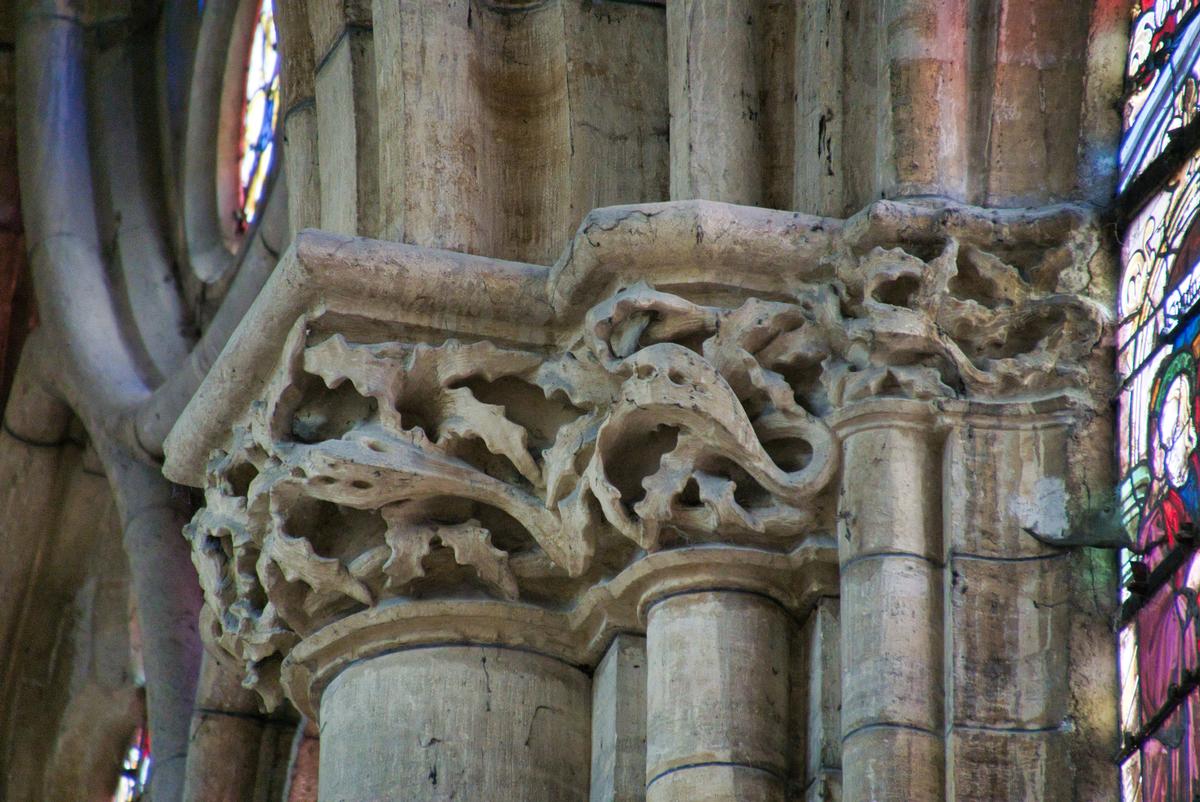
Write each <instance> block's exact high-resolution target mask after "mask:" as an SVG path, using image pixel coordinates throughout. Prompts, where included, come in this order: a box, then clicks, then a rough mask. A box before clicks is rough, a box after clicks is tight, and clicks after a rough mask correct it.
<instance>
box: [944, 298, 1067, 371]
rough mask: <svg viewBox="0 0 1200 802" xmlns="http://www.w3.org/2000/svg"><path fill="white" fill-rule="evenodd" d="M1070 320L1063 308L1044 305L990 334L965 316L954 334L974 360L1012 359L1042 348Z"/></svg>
mask: <svg viewBox="0 0 1200 802" xmlns="http://www.w3.org/2000/svg"><path fill="white" fill-rule="evenodd" d="M1066 323H1067V321H1066V316H1065V314H1064V312H1063V310H1061V309H1059V308H1055V307H1048V306H1044V307H1042V308H1040V309H1035V310H1034V311H1033V312H1032V313H1031V314H1029V315H1028V316H1026V317H1025V319H1024V320H1022V321H1021V322H1020V323H1018V324H1016V325H1012V326H1006V327H1004V329H1003V330H1002V331H997V332H995V333H992V334H990V335H983V334H981V333H980V331H979V330H978V328H977V327H976V326H973V325H972V323H971V321H969V320H964V321H963V322H962V323H961V324H960V325H958V326H956V327H955V330H954V336H955V338H956V339H957V340H958V342H959V344H960V345H961V347H962V348H963V350H964V351H966V352H967V354H968V355H969V356H970V357H971V359H972V360H976V361H978V360H980V359H1008V358H1012V357H1016V356H1020V355H1021V354H1028V353H1032V352H1034V351H1036V350H1038V348H1039V347H1040V346H1041V343H1042V341H1043V340H1044V339H1046V338H1047V337H1049V336H1051V335H1052V334H1053V333H1054V332H1056V331H1058V330H1059V329H1061V328H1062V327H1063V326H1064V325H1066Z"/></svg>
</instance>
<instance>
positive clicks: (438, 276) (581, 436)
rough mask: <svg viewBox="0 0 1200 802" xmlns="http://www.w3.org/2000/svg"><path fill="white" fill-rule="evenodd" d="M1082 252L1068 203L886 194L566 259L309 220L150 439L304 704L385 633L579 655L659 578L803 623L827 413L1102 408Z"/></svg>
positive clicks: (824, 504) (264, 667) (223, 616)
mask: <svg viewBox="0 0 1200 802" xmlns="http://www.w3.org/2000/svg"><path fill="white" fill-rule="evenodd" d="M1096 248H1097V233H1096V227H1095V225H1094V223H1093V222H1092V221H1091V219H1090V218H1089V217H1088V216H1087V214H1086V213H1085V212H1084V211H1082V210H1080V209H1078V208H1075V207H1059V208H1054V209H1048V210H1041V211H1032V212H1030V211H1022V212H994V211H985V210H979V209H973V208H969V207H962V206H947V205H939V204H931V205H906V204H899V203H890V202H880V203H878V204H876V205H874V206H872V207H870V208H868V209H867V210H865V211H864V212H862V213H861V214H859V215H857V216H856V217H854V218H851V219H849V220H846V221H841V220H831V219H826V218H813V217H805V216H802V215H796V214H791V213H784V212H770V211H765V210H762V209H751V208H745V207H737V206H729V205H724V204H715V203H707V202H681V203H670V204H655V205H646V206H637V207H617V208H613V209H603V210H598V211H596V212H593V213H592V214H591V215H590V216H589V217H588V218H587V220H585V222H584V224H583V226H582V227H581V228H580V230H579V233H578V235H577V236H576V238H575V240H574V243H573V245H572V247H571V248H570V249H569V250H568V252H567V253H566V254H565V255H564V257H563V258H562V259H561V260H560V261H559V262H558V264H556V265H555V266H554V267H552V268H541V267H537V266H533V265H524V264H517V263H511V262H503V261H498V260H493V259H486V258H482V257H475V256H468V255H463V254H456V253H448V252H441V251H433V250H428V249H422V248H415V247H411V246H405V245H400V244H393V243H385V242H376V241H368V240H352V239H346V238H341V237H334V236H330V235H326V234H321V233H317V232H305V233H302V234H301V235H300V236H299V237H298V239H297V241H296V243H295V244H294V245H293V246H292V248H291V249H290V250H289V251H288V253H287V254H286V255H285V256H284V258H283V260H282V262H281V264H280V266H279V268H278V269H277V270H276V273H275V275H274V276H273V277H272V279H271V280H270V282H269V283H268V285H267V287H266V288H265V289H264V291H263V293H262V295H261V296H260V297H259V299H258V301H257V302H256V303H255V305H254V307H253V309H252V310H251V312H250V313H249V315H248V316H247V318H246V320H244V321H243V323H242V325H241V327H240V328H239V330H238V332H237V333H236V334H235V336H234V337H233V339H232V340H231V342H230V343H229V345H228V346H227V347H226V349H225V351H224V353H223V354H222V356H221V358H220V359H219V360H218V363H217V365H216V366H215V367H214V368H213V371H212V372H211V374H210V376H209V378H208V379H207V380H206V382H205V384H204V386H203V387H202V388H201V391H200V392H199V393H198V394H197V396H196V398H195V399H194V400H193V401H192V403H191V404H190V406H189V407H188V409H187V410H186V411H185V413H184V415H183V416H182V418H181V420H180V421H179V423H178V424H177V425H176V427H175V429H174V430H173V432H172V434H171V437H170V438H169V440H168V443H167V456H168V461H167V472H168V475H169V476H171V477H172V478H174V479H175V480H176V481H180V482H183V483H187V484H192V485H196V486H203V488H204V494H205V507H204V508H203V509H201V510H200V511H199V512H198V513H197V515H196V517H195V519H194V520H193V522H192V523H191V525H190V526H189V527H188V530H187V534H188V537H189V538H190V539H191V541H192V544H193V550H194V551H193V554H194V559H195V562H196V564H197V567H198V569H199V572H200V577H201V582H202V584H203V586H204V589H205V593H206V599H207V610H206V620H205V626H206V630H207V631H206V633H205V634H206V637H207V638H208V639H209V641H210V642H211V643H213V644H216V645H218V646H219V647H220V648H221V649H223V650H224V651H226V652H228V653H229V654H231V655H233V656H234V657H236V658H237V659H238V660H239V661H241V662H242V663H244V664H245V667H246V669H247V671H248V672H249V677H250V681H251V683H252V684H255V685H256V686H257V687H258V688H259V689H260V690H261V691H262V692H263V693H264V695H265V696H266V697H268V699H270V698H272V697H274V698H278V695H279V693H280V686H279V679H280V672H281V667H282V670H283V676H284V678H285V680H286V684H287V685H288V689H289V691H290V693H291V694H292V696H293V698H299V699H301V700H302V701H301V702H300V704H301V705H302V706H303V707H306V708H308V707H310V706H311V705H312V704H313V703H312V701H311V700H310V697H311V696H312V694H313V693H314V690H313V689H317V690H316V691H315V692H316V693H319V688H320V687H321V685H322V683H323V682H327V681H328V676H329V672H330V671H332V670H336V666H337V665H338V664H339V661H341V660H343V659H344V655H345V654H350V653H353V654H354V655H356V656H357V655H361V654H363V653H372V652H379V651H380V650H384V649H386V648H389V644H390V647H391V648H395V645H396V644H410V645H418V644H421V643H451V642H456V641H458V642H465V641H470V642H505V643H508V644H510V645H514V644H515V645H521V646H523V647H527V648H530V649H534V650H537V651H544V652H547V653H552V654H554V655H555V656H558V657H562V658H563V659H566V660H568V661H570V662H572V663H576V664H586V663H594V661H595V660H597V659H598V658H599V656H600V653H601V650H602V649H603V646H604V644H605V643H606V640H607V639H611V637H612V636H613V634H614V633H615V632H618V631H622V630H627V629H639V628H643V627H644V611H645V608H646V605H647V604H648V603H650V601H652V600H653V599H654V598H657V597H660V596H662V595H665V594H670V593H672V592H686V591H689V590H703V589H707V588H723V589H740V590H750V591H754V592H762V593H765V594H767V595H770V596H772V598H775V599H777V600H779V601H781V603H783V604H784V605H785V606H786V607H788V608H789V609H793V610H795V611H796V612H801V611H802V610H803V609H804V608H805V607H806V605H809V604H811V602H812V600H813V599H815V598H816V597H817V596H819V595H820V594H821V593H822V592H833V591H832V589H833V588H835V587H836V576H837V574H836V562H837V558H836V549H835V548H833V546H832V545H831V544H832V537H831V536H832V533H834V532H835V530H836V523H835V518H836V495H837V487H836V485H837V482H836V481H834V480H835V478H836V477H837V475H838V472H839V470H840V465H839V461H840V457H841V445H840V437H841V436H842V435H841V431H842V430H844V429H845V428H846V427H847V426H850V427H855V426H863V425H866V426H870V425H871V423H870V422H869V420H870V418H871V416H872V415H875V416H878V415H885V416H886V415H888V414H892V413H894V412H895V410H897V409H900V408H905V409H909V410H910V414H911V415H913V416H915V417H914V418H913V419H914V420H918V419H920V420H922V421H927V420H929V419H931V417H933V418H936V417H938V416H940V415H947V414H948V415H951V416H958V417H962V416H964V415H970V414H972V413H971V410H972V409H973V408H974V407H973V405H978V404H992V403H995V404H1002V405H1004V404H1007V405H1010V406H1011V405H1014V404H1015V405H1018V406H1020V405H1024V406H1021V408H1022V409H1024V408H1026V407H1027V408H1028V409H1029V410H1031V411H1033V412H1035V413H1037V414H1043V413H1038V412H1037V410H1038V409H1040V407H1039V406H1038V405H1039V404H1043V403H1054V404H1057V403H1058V402H1051V401H1047V399H1061V398H1065V397H1070V398H1076V399H1082V400H1081V401H1080V403H1084V404H1087V403H1090V402H1091V400H1092V398H1093V397H1095V396H1096V395H1097V390H1096V388H1097V386H1098V385H1097V381H1098V380H1097V379H1096V378H1095V376H1096V373H1095V366H1096V365H1097V364H1099V363H1098V362H1096V361H1095V360H1097V359H1101V360H1102V359H1103V354H1101V353H1100V351H1101V350H1102V349H1101V348H1100V345H1101V343H1102V340H1103V336H1104V333H1105V330H1106V325H1107V320H1106V316H1105V312H1104V311H1103V310H1104V307H1103V306H1102V305H1101V304H1100V303H1098V302H1097V301H1096V300H1093V299H1091V298H1089V297H1088V295H1087V292H1088V288H1089V286H1090V276H1089V273H1088V270H1089V260H1090V258H1091V255H1092V254H1093V253H1095V251H1096ZM881 398H886V399H902V400H903V401H902V403H901V405H900V406H899V407H898V406H896V405H895V404H894V403H887V404H884V405H883V406H880V407H879V409H877V410H875V411H872V406H871V405H872V404H876V403H877V402H876V401H875V399H881ZM905 404H907V405H908V406H907V407H905V406H904V405H905ZM1014 408H1015V407H1014ZM1055 408H1056V409H1057V408H1059V407H1057V406H1056V407H1055ZM889 410H891V412H889ZM914 410H915V411H914ZM1035 416H1036V415H1035ZM864 421H866V422H865V423H864ZM922 425H925V424H924V423H922ZM289 655H290V657H288V656H289ZM285 657H288V660H289V662H288V663H287V665H286V666H284V665H283V663H282V661H283V659H284V658H285Z"/></svg>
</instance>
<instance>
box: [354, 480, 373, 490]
mask: <svg viewBox="0 0 1200 802" xmlns="http://www.w3.org/2000/svg"><path fill="white" fill-rule="evenodd" d="M350 486H351V487H353V488H354V489H355V490H370V489H371V488H372V487H374V485H372V484H371V483H370V482H367V481H364V480H362V479H355V480H354V481H352V482H351V483H350Z"/></svg>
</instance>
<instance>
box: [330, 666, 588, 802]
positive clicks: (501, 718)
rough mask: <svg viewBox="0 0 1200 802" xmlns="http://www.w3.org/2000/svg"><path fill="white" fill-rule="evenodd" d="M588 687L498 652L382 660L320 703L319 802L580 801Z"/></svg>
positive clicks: (348, 672)
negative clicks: (401, 801)
mask: <svg viewBox="0 0 1200 802" xmlns="http://www.w3.org/2000/svg"><path fill="white" fill-rule="evenodd" d="M590 702H591V693H590V683H589V680H588V677H587V675H586V674H584V672H583V671H581V670H579V669H578V668H576V667H574V666H571V665H568V664H566V663H564V662H562V661H561V660H557V659H555V658H553V657H547V656H544V655H540V654H533V653H531V652H526V651H518V650H515V649H506V648H500V647H495V646H435V647H431V648H419V647H418V648H410V649H405V650H403V651H399V652H394V653H391V654H385V655H382V656H380V657H375V658H373V659H370V660H366V661H363V662H361V663H355V664H352V665H351V666H349V667H348V668H346V669H345V670H344V671H342V672H341V673H340V674H339V675H338V676H337V678H336V679H334V681H333V682H332V683H331V684H330V685H329V687H328V688H326V690H325V693H324V695H323V696H322V699H321V769H320V775H319V776H320V798H321V799H322V800H343V799H344V800H359V799H371V800H397V801H399V800H404V801H405V802H424V800H428V801H429V802H433V800H443V799H447V798H452V796H451V795H453V794H457V795H458V796H459V797H460V798H468V799H471V798H475V799H487V800H489V802H490V801H491V800H495V802H525V801H526V800H533V799H545V800H551V799H553V800H563V802H572V801H573V800H586V799H587V798H588V782H587V778H588V761H589V759H590V749H589V738H590V715H589V713H590V710H589V708H590Z"/></svg>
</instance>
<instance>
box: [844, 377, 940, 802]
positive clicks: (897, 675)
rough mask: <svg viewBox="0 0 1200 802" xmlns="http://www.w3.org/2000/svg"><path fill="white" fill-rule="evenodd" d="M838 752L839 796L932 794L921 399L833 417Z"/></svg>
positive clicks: (933, 498) (933, 670) (932, 686)
mask: <svg viewBox="0 0 1200 802" xmlns="http://www.w3.org/2000/svg"><path fill="white" fill-rule="evenodd" d="M838 428H839V433H840V434H841V435H842V438H843V467H842V477H843V478H842V490H841V497H840V501H839V510H838V560H839V563H840V565H841V572H842V575H841V588H842V613H841V623H842V749H843V760H842V770H843V777H842V782H843V787H844V789H845V797H846V799H854V800H859V799H861V800H868V799H869V800H879V801H880V802H884V801H885V800H897V802H899V800H913V799H921V800H936V799H941V798H942V793H943V790H942V789H943V779H942V778H943V774H944V769H943V763H944V757H943V751H944V748H943V736H942V697H943V691H942V638H941V633H942V597H941V594H942V591H941V581H940V579H941V577H940V574H941V564H940V561H939V554H940V547H941V542H940V532H939V524H940V519H939V514H938V508H939V501H940V496H941V463H940V460H939V454H940V450H941V449H940V445H939V443H938V435H937V433H936V431H935V430H934V428H933V416H932V414H931V412H930V410H929V409H928V407H926V406H925V405H923V404H913V403H912V402H905V401H877V402H867V403H865V404H863V405H862V406H860V407H858V408H855V409H851V410H850V411H849V413H848V414H846V415H845V416H843V417H842V419H841V420H840V421H839V426H838Z"/></svg>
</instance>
